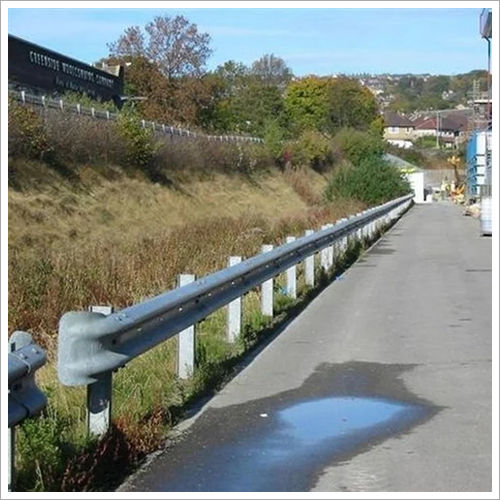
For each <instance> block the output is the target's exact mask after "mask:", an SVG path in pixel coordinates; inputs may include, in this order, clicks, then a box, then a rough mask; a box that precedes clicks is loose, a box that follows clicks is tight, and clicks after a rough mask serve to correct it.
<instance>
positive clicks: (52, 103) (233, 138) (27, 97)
mask: <svg viewBox="0 0 500 500" xmlns="http://www.w3.org/2000/svg"><path fill="white" fill-rule="evenodd" d="M9 96H11V97H12V98H14V99H16V100H17V101H19V102H22V103H24V104H34V105H36V106H43V107H44V108H50V109H58V110H60V111H68V112H71V113H76V114H78V115H82V116H88V117H91V118H95V119H99V120H116V119H117V118H118V116H119V114H118V113H112V112H111V111H105V110H99V109H96V108H93V107H91V108H86V107H84V106H81V105H80V104H78V103H71V102H65V101H64V100H63V99H50V98H47V97H46V96H37V95H33V94H27V93H26V92H25V91H24V90H21V91H15V90H9ZM141 124H142V127H143V128H148V129H151V130H153V131H154V132H157V133H163V134H167V135H169V136H179V137H186V138H191V139H206V140H208V141H219V142H252V143H256V144H262V143H263V142H264V141H263V140H262V139H261V138H260V137H249V136H244V135H208V134H203V133H200V132H192V131H190V130H187V129H184V128H178V127H171V126H170V125H165V124H164V123H157V122H153V121H148V120H141Z"/></svg>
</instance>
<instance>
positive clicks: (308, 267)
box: [304, 229, 314, 287]
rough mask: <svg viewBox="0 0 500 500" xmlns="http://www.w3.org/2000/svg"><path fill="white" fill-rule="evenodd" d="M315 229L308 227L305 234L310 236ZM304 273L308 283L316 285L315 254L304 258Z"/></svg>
mask: <svg viewBox="0 0 500 500" xmlns="http://www.w3.org/2000/svg"><path fill="white" fill-rule="evenodd" d="M313 233H314V231H313V230H312V229H306V231H305V233H304V236H309V235H311V234H313ZM304 274H305V280H306V285H307V286H310V287H313V286H314V254H313V255H310V256H309V257H306V258H305V260H304Z"/></svg>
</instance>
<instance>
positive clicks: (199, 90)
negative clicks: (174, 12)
mask: <svg viewBox="0 0 500 500" xmlns="http://www.w3.org/2000/svg"><path fill="white" fill-rule="evenodd" d="M209 41H210V37H209V35H208V34H206V33H200V32H199V31H198V28H197V26H196V25H195V24H190V23H189V21H188V20H187V19H186V18H184V17H183V16H176V17H173V18H170V17H168V16H163V17H162V16H158V17H155V18H154V19H153V21H152V22H150V23H148V24H147V25H146V26H145V29H144V30H141V28H139V27H138V26H132V27H129V28H127V29H126V30H125V32H124V34H123V35H121V36H120V38H119V39H118V40H117V41H116V42H114V43H111V44H109V49H110V57H109V58H108V61H113V62H114V63H120V64H123V65H124V66H125V91H126V93H128V94H132V95H136V96H137V95H139V96H144V97H147V100H146V101H144V102H141V103H140V104H138V105H137V109H138V110H139V111H140V112H141V114H142V115H143V116H144V118H148V119H150V120H155V121H162V122H164V123H170V124H192V125H194V124H196V123H197V122H198V120H199V119H200V114H201V109H203V108H206V107H207V106H208V105H209V102H210V98H211V96H210V91H211V88H212V87H211V85H206V84H205V82H203V81H202V80H201V78H200V77H201V76H202V74H203V66H204V64H205V62H206V59H207V58H208V56H209V55H210V54H211V50H210V48H209V46H208V44H209Z"/></svg>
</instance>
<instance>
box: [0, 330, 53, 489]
mask: <svg viewBox="0 0 500 500" xmlns="http://www.w3.org/2000/svg"><path fill="white" fill-rule="evenodd" d="M9 351H10V352H9V443H8V444H9V450H8V454H9V477H8V482H9V491H10V490H11V489H12V487H13V483H14V471H15V459H14V456H15V427H16V425H17V424H19V423H21V422H22V421H23V420H24V419H26V418H29V417H33V416H35V415H37V414H38V413H39V412H40V411H41V410H42V409H43V408H45V405H46V403H47V399H46V397H45V395H44V394H43V392H42V391H41V390H40V389H39V388H38V387H37V386H36V383H35V378H34V376H35V372H36V371H37V370H38V369H39V368H40V367H41V366H43V365H44V364H45V362H46V360H47V357H46V355H45V351H44V350H43V349H42V348H41V347H40V346H38V345H37V344H35V343H33V339H32V338H31V335H30V334H29V333H26V332H19V331H18V332H14V333H13V334H12V335H11V336H10V339H9Z"/></svg>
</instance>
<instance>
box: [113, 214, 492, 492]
mask: <svg viewBox="0 0 500 500" xmlns="http://www.w3.org/2000/svg"><path fill="white" fill-rule="evenodd" d="M461 211H462V210H461V209H460V208H459V207H456V206H453V205H448V204H433V205H420V206H415V207H413V208H412V209H411V210H410V211H409V212H408V213H407V214H406V215H405V216H404V217H403V218H402V219H401V220H400V221H399V222H398V223H397V224H396V225H395V226H394V227H393V228H392V229H391V230H390V231H389V232H388V233H386V234H385V235H384V236H383V237H382V238H381V239H380V240H379V242H378V243H377V244H376V245H375V246H374V247H372V248H371V249H370V251H368V252H367V253H366V254H365V255H364V256H363V257H362V258H361V259H360V260H359V261H358V262H357V263H356V264H354V265H353V266H352V267H351V268H350V269H349V270H348V271H347V272H346V273H345V274H344V275H342V276H341V277H340V278H339V279H337V280H336V281H335V282H333V283H332V284H331V285H330V286H328V287H327V288H326V289H325V290H324V291H323V292H322V293H321V294H320V295H319V296H318V297H317V298H316V299H315V300H314V301H312V302H311V304H310V305H309V306H308V307H307V308H306V310H305V311H304V312H303V313H302V314H301V315H300V316H298V317H297V318H296V319H295V320H294V321H293V322H292V323H291V324H289V325H288V326H287V328H286V329H285V330H284V331H283V332H282V333H281V334H280V335H279V336H278V337H277V338H276V339H275V340H274V341H273V342H272V343H270V344H269V345H268V346H267V347H266V348H265V349H264V350H263V351H262V352H261V353H260V354H259V355H258V356H257V357H256V358H255V359H254V360H253V361H252V362H251V363H250V364H249V365H248V366H247V367H246V368H245V369H243V370H242V371H241V372H240V373H239V374H238V375H237V376H236V377H235V378H234V379H233V380H232V381H231V382H230V383H229V384H227V385H226V386H225V387H224V389H223V390H222V391H221V392H220V393H219V394H217V395H216V396H215V397H214V398H212V399H211V400H210V401H209V402H208V403H207V404H206V405H205V406H204V408H203V409H202V410H201V411H200V412H199V413H198V414H197V415H196V416H195V417H193V418H191V419H190V420H188V421H186V422H184V423H183V424H182V425H181V426H179V428H178V429H177V437H176V438H175V439H174V440H173V441H172V442H171V443H170V444H169V446H168V447H167V448H166V449H165V450H164V451H162V452H161V453H157V454H155V455H154V456H153V457H152V458H151V459H150V460H149V462H148V463H147V464H146V465H145V467H143V468H142V469H141V470H140V471H139V472H138V473H136V474H135V475H134V476H133V477H131V478H130V479H129V480H128V481H127V482H125V483H124V484H123V485H122V487H121V488H120V490H121V491H330V492H337V491H340V492H342V491H367V492H371V491H387V492H390V491H394V492H396V491H401V492H421V491H429V492H439V491H447V492H455V491H456V492H465V491H475V492H480V491H481V492H484V491H490V490H491V488H492V477H491V472H492V470H491V451H492V450H491V449H492V428H491V426H492V421H491V357H492V350H491V336H492V327H491V278H492V275H491V239H490V238H487V237H481V236H480V235H479V222H478V221H477V220H474V219H471V218H469V217H464V216H463V215H461Z"/></svg>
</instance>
